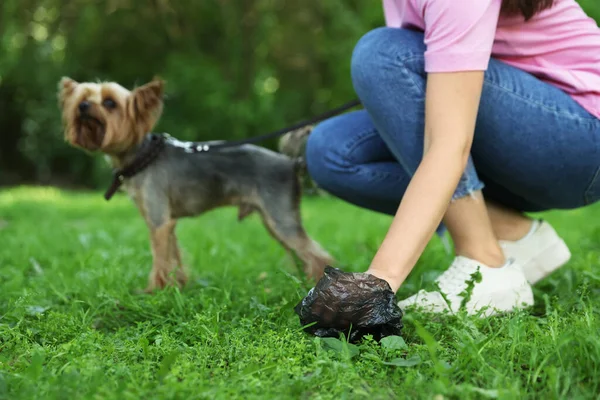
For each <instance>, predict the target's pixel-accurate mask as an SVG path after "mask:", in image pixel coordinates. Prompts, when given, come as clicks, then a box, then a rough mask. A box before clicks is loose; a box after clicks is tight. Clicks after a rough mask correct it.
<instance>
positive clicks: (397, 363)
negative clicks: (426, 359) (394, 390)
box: [381, 354, 422, 367]
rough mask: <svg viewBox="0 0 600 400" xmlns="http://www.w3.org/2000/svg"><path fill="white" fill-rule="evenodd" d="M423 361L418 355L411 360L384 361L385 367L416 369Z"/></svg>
mask: <svg viewBox="0 0 600 400" xmlns="http://www.w3.org/2000/svg"><path fill="white" fill-rule="evenodd" d="M421 362H422V360H421V357H419V355H418V354H415V355H414V356H412V357H410V358H394V359H393V360H392V361H382V362H381V363H382V364H384V365H393V366H394V367H414V366H415V365H419V364H421Z"/></svg>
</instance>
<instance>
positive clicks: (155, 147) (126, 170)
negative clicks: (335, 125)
mask: <svg viewBox="0 0 600 400" xmlns="http://www.w3.org/2000/svg"><path fill="white" fill-rule="evenodd" d="M360 104H361V103H360V101H359V100H352V101H349V102H348V103H346V104H343V105H341V106H340V107H337V108H334V109H333V110H330V111H327V112H325V113H323V114H319V115H317V116H316V117H313V118H310V119H308V120H304V121H300V122H298V123H296V124H294V125H291V126H288V127H287V128H283V129H279V130H277V131H275V132H271V133H268V134H266V135H260V136H254V137H251V138H247V139H240V140H230V141H224V142H219V143H209V142H186V146H185V151H186V152H188V153H201V152H207V151H209V150H216V149H222V148H226V147H235V146H241V145H243V144H250V143H257V142H262V141H264V140H267V139H271V138H275V137H278V136H281V135H285V134H286V133H288V132H291V131H293V130H296V129H300V128H304V127H305V126H308V125H312V124H316V123H317V122H321V121H323V120H325V119H327V118H331V117H333V116H335V115H337V114H341V113H342V112H344V111H346V110H349V109H351V108H354V107H356V106H358V105H360ZM167 140H168V135H158V134H155V133H151V134H150V135H149V141H148V142H147V143H145V144H144V145H143V146H142V148H140V150H139V152H138V154H136V156H135V158H134V160H133V161H132V162H131V163H130V164H129V165H127V166H125V167H123V168H121V169H118V170H116V171H115V172H114V173H113V179H112V182H111V184H110V186H109V188H108V189H107V190H106V193H104V198H105V199H106V200H107V201H108V200H110V199H111V197H112V196H113V195H114V194H115V193H116V192H117V190H119V188H120V187H121V185H122V184H123V181H124V180H125V179H126V178H131V177H132V176H134V175H135V174H137V173H139V172H141V171H142V170H144V169H145V168H146V167H147V166H148V165H150V164H152V162H153V161H154V160H155V159H156V158H157V157H158V156H159V154H160V153H161V151H162V150H163V148H164V147H165V143H166V141H167Z"/></svg>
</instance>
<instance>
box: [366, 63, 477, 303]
mask: <svg viewBox="0 0 600 400" xmlns="http://www.w3.org/2000/svg"><path fill="white" fill-rule="evenodd" d="M483 76H484V72H483V71H474V72H452V73H431V74H429V75H428V78H427V91H426V102H425V143H424V152H423V159H422V161H421V164H420V165H419V167H418V168H417V170H416V172H415V175H414V176H413V178H412V180H411V182H410V184H409V185H408V188H407V190H406V193H405V195H404V197H403V198H402V201H401V202H400V205H399V207H398V211H397V212H396V215H395V216H394V219H393V221H392V224H391V226H390V228H389V230H388V232H387V234H386V236H385V238H384V240H383V243H382V244H381V246H380V248H379V250H378V251H377V253H376V254H375V257H374V258H373V261H372V262H371V265H370V266H369V269H368V270H367V273H369V274H372V275H374V276H376V277H378V278H381V279H384V280H386V281H387V282H388V283H389V284H390V286H391V288H392V290H393V291H394V292H396V291H397V290H398V288H399V287H400V285H401V284H402V283H403V282H404V280H405V279H406V277H407V276H408V274H409V273H410V271H411V270H412V269H413V267H414V265H415V264H416V262H417V260H418V259H419V257H420V256H421V254H422V252H423V250H424V249H425V246H426V245H427V243H428V241H429V240H430V239H431V237H432V235H433V234H434V232H435V229H436V228H437V226H438V225H439V223H440V221H441V220H442V218H443V216H444V214H445V212H446V209H447V208H448V205H449V203H450V201H451V199H452V194H453V193H454V191H455V190H456V187H457V185H458V182H459V180H460V177H461V175H462V173H463V171H464V169H465V167H466V164H467V161H468V158H469V153H470V150H471V144H472V142H473V134H474V131H475V121H476V117H477V112H478V109H479V101H480V98H481V91H482V87H483Z"/></svg>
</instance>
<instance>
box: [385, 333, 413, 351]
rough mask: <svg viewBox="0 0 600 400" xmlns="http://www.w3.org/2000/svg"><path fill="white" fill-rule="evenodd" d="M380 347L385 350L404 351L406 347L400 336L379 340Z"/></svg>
mask: <svg viewBox="0 0 600 400" xmlns="http://www.w3.org/2000/svg"><path fill="white" fill-rule="evenodd" d="M380 342H381V347H383V348H384V349H387V350H404V349H408V346H407V344H406V342H405V341H404V339H403V338H402V337H401V336H386V337H384V338H382V339H381V341H380Z"/></svg>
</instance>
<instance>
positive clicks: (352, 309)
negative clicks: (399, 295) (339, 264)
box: [294, 267, 403, 342]
mask: <svg viewBox="0 0 600 400" xmlns="http://www.w3.org/2000/svg"><path fill="white" fill-rule="evenodd" d="M294 311H295V312H296V314H298V316H299V317H300V323H301V324H302V325H303V326H305V325H308V324H310V323H313V322H316V324H314V325H312V326H309V327H306V328H305V330H306V331H307V332H309V333H311V334H313V335H315V336H319V337H335V338H339V336H340V333H343V334H344V336H345V337H346V338H348V341H349V342H358V341H359V340H360V339H362V338H363V337H364V336H365V335H372V336H373V339H375V340H376V341H379V340H381V339H382V338H384V337H386V336H391V335H396V336H399V335H400V333H401V331H402V327H403V324H402V310H400V307H398V305H397V304H396V298H395V296H394V292H393V291H392V289H391V287H390V285H389V284H388V283H387V282H386V281H385V280H383V279H380V278H377V277H375V276H373V275H370V274H366V273H349V272H343V271H341V270H339V269H337V268H333V267H326V268H325V275H324V276H323V277H322V278H321V279H320V280H319V282H317V285H316V286H315V287H314V288H312V289H311V290H310V291H309V292H308V294H307V295H306V297H305V298H304V299H302V301H301V302H300V303H298V304H297V305H296V307H295V308H294Z"/></svg>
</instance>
